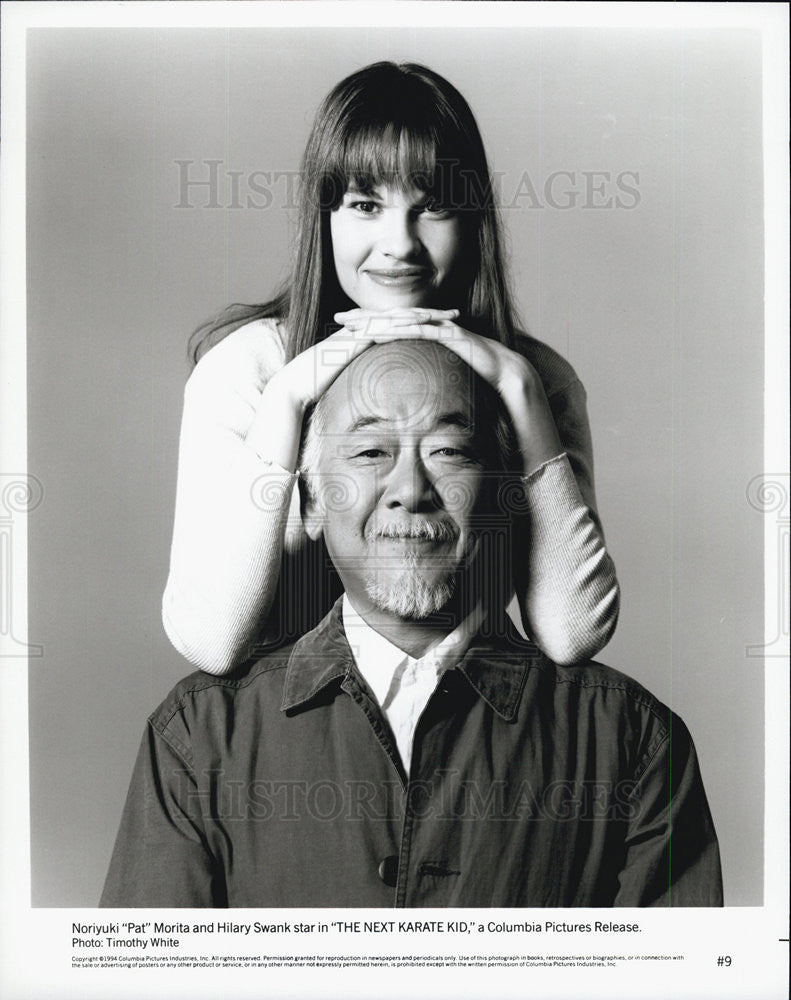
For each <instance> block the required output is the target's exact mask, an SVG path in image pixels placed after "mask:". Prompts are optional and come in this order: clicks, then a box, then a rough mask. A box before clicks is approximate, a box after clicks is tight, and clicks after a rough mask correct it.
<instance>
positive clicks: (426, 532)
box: [365, 520, 459, 542]
mask: <svg viewBox="0 0 791 1000" xmlns="http://www.w3.org/2000/svg"><path fill="white" fill-rule="evenodd" d="M365 537H366V539H367V540H368V541H369V542H370V541H373V540H375V539H377V538H420V539H424V540H425V541H429V542H455V541H456V539H457V538H458V537H459V529H458V528H457V527H456V525H455V524H453V522H452V521H425V520H421V521H407V522H402V521H391V522H389V523H388V524H382V525H378V526H375V527H373V528H369V529H368V530H367V531H366V533H365Z"/></svg>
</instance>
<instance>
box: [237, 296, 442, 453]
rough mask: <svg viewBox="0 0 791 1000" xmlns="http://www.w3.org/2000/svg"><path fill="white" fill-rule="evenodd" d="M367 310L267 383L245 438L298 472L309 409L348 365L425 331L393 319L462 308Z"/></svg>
mask: <svg viewBox="0 0 791 1000" xmlns="http://www.w3.org/2000/svg"><path fill="white" fill-rule="evenodd" d="M355 312H360V311H359V310H355ZM350 315H351V314H350ZM366 315H367V316H368V317H369V320H368V321H366V322H362V323H361V322H358V321H357V318H356V317H355V318H354V320H353V321H352V323H351V324H350V325H348V326H346V325H344V326H342V327H341V329H340V330H337V331H336V332H335V333H333V334H331V335H330V336H329V337H326V338H325V339H324V340H322V341H320V342H319V343H318V344H315V345H314V346H313V347H310V348H308V350H307V351H303V352H302V354H299V355H297V357H296V358H293V359H292V360H291V361H289V363H288V364H287V365H285V366H284V367H283V368H281V369H280V371H278V372H276V373H275V374H274V375H273V376H272V377H271V378H270V380H269V381H268V382H267V384H266V385H265V386H264V389H263V392H262V395H261V401H260V403H259V405H258V408H257V410H256V415H255V417H254V419H253V422H252V424H251V426H250V428H249V430H248V432H247V435H246V437H245V440H246V442H247V444H248V445H250V447H252V448H253V449H254V450H255V451H256V452H257V453H258V455H259V456H260V457H261V458H262V459H264V460H266V461H269V462H274V463H275V464H277V465H280V466H282V467H283V468H284V469H287V470H289V471H290V472H293V471H295V470H296V463H297V459H298V456H299V444H300V439H301V436H302V422H303V420H304V416H305V411H306V410H307V409H308V407H310V406H312V405H313V404H314V403H315V402H316V401H317V400H318V399H319V397H320V396H322V395H323V394H324V393H325V392H326V391H327V389H328V388H329V387H330V386H331V385H332V383H333V382H334V381H335V379H336V378H337V377H338V376H339V375H340V373H341V372H342V371H343V369H344V368H346V366H347V365H349V364H350V363H351V362H352V361H353V360H354V359H355V358H356V357H358V356H359V355H360V354H362V353H363V352H364V351H367V350H368V348H369V347H371V346H373V345H374V344H377V343H383V342H385V341H387V340H403V339H406V338H410V337H417V338H420V337H423V336H424V334H423V332H422V331H421V330H417V331H413V332H406V330H405V328H403V327H402V328H399V329H397V330H395V331H394V329H393V322H394V321H404V320H409V322H410V323H412V324H414V322H415V321H416V320H419V321H425V322H429V321H432V320H436V321H441V320H444V319H455V318H456V317H458V315H459V311H458V309H445V310H417V311H415V310H411V309H410V310H395V311H393V312H392V313H374V314H372V313H367V314H366ZM338 321H339V322H342V320H338ZM433 334H434V331H433V330H431V331H430V332H429V335H428V336H429V339H433Z"/></svg>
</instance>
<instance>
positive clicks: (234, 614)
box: [162, 321, 304, 674]
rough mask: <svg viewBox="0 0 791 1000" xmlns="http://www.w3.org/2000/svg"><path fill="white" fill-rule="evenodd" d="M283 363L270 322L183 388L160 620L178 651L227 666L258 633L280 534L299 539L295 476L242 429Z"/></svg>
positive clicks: (226, 348)
mask: <svg viewBox="0 0 791 1000" xmlns="http://www.w3.org/2000/svg"><path fill="white" fill-rule="evenodd" d="M282 363H283V354H282V347H281V345H280V342H279V338H278V334H277V331H276V328H275V325H274V323H273V322H272V321H260V322H258V323H252V324H249V325H248V326H246V327H243V328H241V329H240V330H237V331H235V332H234V333H232V334H230V336H228V337H227V338H226V339H225V340H224V341H222V342H220V343H219V344H218V345H217V346H215V347H214V348H212V350H211V351H209V352H208V353H207V354H206V355H205V356H204V357H203V358H202V359H201V361H200V362H199V363H198V365H197V367H196V368H195V370H194V371H193V373H192V375H191V377H190V379H189V381H188V383H187V386H186V389H185V393H184V413H183V417H182V424H181V437H180V442H179V466H178V481H177V488H176V512H175V519H174V527H173V543H172V547H171V555H170V572H169V575H168V580H167V585H166V587H165V592H164V596H163V601H162V621H163V625H164V627H165V631H166V633H167V635H168V638H169V639H170V641H171V642H172V643H173V645H174V646H175V647H176V649H177V650H178V651H179V652H180V653H181V654H182V655H183V656H185V657H186V658H187V659H188V660H189V661H190V662H191V663H193V664H194V665H195V666H198V667H200V668H201V669H203V670H206V671H208V672H209V673H215V674H219V673H225V672H226V671H227V670H230V669H231V667H233V666H234V664H236V663H238V662H240V661H242V660H244V659H246V658H247V656H248V655H249V652H250V650H251V644H252V643H254V642H255V640H256V639H259V638H260V636H261V634H262V632H265V628H264V625H265V621H266V618H267V615H268V614H269V612H270V610H271V607H272V602H273V600H274V596H275V593H276V591H277V586H278V577H279V574H280V568H281V560H282V555H283V548H284V540H285V539H286V536H288V541H289V545H290V546H291V548H293V549H298V548H299V547H300V545H301V544H302V541H303V539H304V532H303V530H302V523H301V519H300V515H299V503H298V491H296V490H295V489H294V484H295V482H296V478H297V477H296V476H295V475H294V474H293V473H290V472H288V471H286V470H285V469H281V468H280V467H279V466H275V465H270V464H268V463H267V462H265V461H263V460H262V459H261V458H260V457H259V455H258V454H257V453H256V452H255V451H254V450H253V449H252V448H251V447H250V446H249V445H248V444H247V443H246V441H245V435H246V433H247V430H248V429H249V427H250V425H251V423H252V421H253V417H254V415H255V412H256V408H257V405H258V402H259V401H260V398H261V393H262V391H263V388H264V386H265V385H266V382H267V380H268V378H269V377H271V375H272V373H273V372H274V371H275V370H277V368H279V367H280V366H281V365H282Z"/></svg>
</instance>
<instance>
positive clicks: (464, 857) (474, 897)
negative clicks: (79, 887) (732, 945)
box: [102, 603, 722, 907]
mask: <svg viewBox="0 0 791 1000" xmlns="http://www.w3.org/2000/svg"><path fill="white" fill-rule="evenodd" d="M721 903H722V886H721V876H720V861H719V851H718V848H717V838H716V834H715V832H714V826H713V824H712V820H711V815H710V812H709V807H708V804H707V802H706V796H705V793H704V790H703V784H702V782H701V777H700V771H699V769H698V762H697V758H696V755H695V749H694V747H693V745H692V740H691V738H690V735H689V732H688V731H687V729H686V727H685V725H684V723H683V722H682V721H681V719H679V717H678V716H676V715H673V714H672V713H671V712H670V711H669V710H668V709H667V708H666V707H665V706H664V705H662V704H660V703H659V702H658V701H657V700H656V699H655V698H654V697H653V696H652V695H651V694H649V692H648V691H646V690H645V688H643V687H641V686H640V685H639V684H638V683H637V682H636V681H633V680H632V679H631V678H629V677H627V676H625V675H624V674H621V673H618V672H617V671H615V670H612V669H610V668H609V667H605V666H602V665H600V664H598V663H592V662H589V663H585V664H582V665H581V666H576V667H558V666H556V665H555V664H553V663H552V662H550V661H549V660H547V659H546V657H545V656H543V654H542V653H541V652H540V651H539V650H538V649H537V648H536V647H535V646H534V645H532V644H530V643H528V642H526V641H524V640H522V639H521V638H520V637H519V636H518V635H517V634H516V633H515V631H514V630H513V629H512V628H511V627H510V625H509V624H508V623H505V622H503V623H499V624H498V626H497V627H496V628H492V629H491V630H490V634H486V629H485V628H484V632H482V633H481V634H480V635H479V636H478V637H477V639H476V640H475V641H474V642H473V644H472V645H471V647H470V649H469V651H468V653H467V655H466V656H465V658H464V659H463V660H462V661H461V663H460V664H459V666H458V667H457V668H456V669H454V670H451V671H449V672H448V673H446V674H445V675H444V677H443V679H442V681H441V682H440V685H439V687H438V688H437V690H436V692H435V693H434V694H433V696H432V698H431V700H430V701H429V703H428V705H427V707H426V709H425V710H424V712H423V714H422V715H421V717H420V720H419V722H418V725H417V730H416V733H415V741H414V749H413V754H412V764H411V770H410V774H409V776H407V775H406V774H405V773H404V770H403V766H402V764H401V760H400V758H399V755H398V751H397V749H396V745H395V740H394V738H393V736H392V733H391V732H390V729H389V726H388V724H387V722H386V720H385V718H384V716H383V714H382V712H381V711H380V709H379V707H378V705H377V703H376V701H375V699H374V697H373V695H372V693H371V691H370V689H369V688H368V686H367V685H366V683H365V682H364V680H363V679H362V677H361V676H360V674H359V673H358V671H357V668H356V666H355V664H354V660H353V657H352V653H351V650H350V648H349V644H348V643H347V641H346V636H345V634H344V631H343V626H342V623H341V619H340V603H338V604H336V606H335V608H334V609H333V611H332V612H331V613H330V614H329V615H328V616H327V618H325V619H324V621H322V622H321V624H320V625H319V626H318V627H317V628H316V629H314V630H313V631H312V632H310V633H308V634H307V635H306V636H304V637H303V638H302V639H300V640H299V641H298V642H296V643H295V644H293V645H291V646H289V647H285V648H283V649H281V650H277V651H275V652H272V653H269V654H268V655H266V656H264V657H263V659H261V660H259V661H258V662H257V663H255V664H254V665H252V666H251V667H248V668H245V669H243V670H241V671H239V672H237V673H235V674H231V675H228V676H225V677H214V676H210V675H208V674H204V673H200V672H198V673H194V674H191V675H190V676H189V677H187V678H186V679H185V680H183V681H182V682H181V683H180V684H178V685H177V687H176V688H175V689H174V690H173V691H172V692H171V694H170V695H169V696H168V698H166V699H165V701H164V702H163V703H162V705H160V707H159V708H158V709H157V710H156V711H155V712H154V714H153V715H152V716H151V717H150V719H149V720H148V728H147V730H146V733H145V736H144V738H143V743H142V746H141V749H140V754H139V756H138V760H137V764H136V766H135V771H134V776H133V778H132V784H131V787H130V790H129V795H128V798H127V803H126V807H125V810H124V815H123V819H122V822H121V829H120V831H119V834H118V839H117V841H116V845H115V851H114V853H113V858H112V862H111V865H110V871H109V874H108V876H107V881H106V884H105V888H104V894H103V896H102V905H103V906H122V907H131V906H135V907H136V906H152V907H155V906H156V907H171V906H196V907H225V906H238V907H268V906H294V907H300V906H304V907H308V906H339V907H356V906H370V907H391V906H398V907H414V906H470V907H473V906H475V907H481V906H519V907H538V906H542V907H543V906H551V907H566V906H595V907H601V906H719V905H721Z"/></svg>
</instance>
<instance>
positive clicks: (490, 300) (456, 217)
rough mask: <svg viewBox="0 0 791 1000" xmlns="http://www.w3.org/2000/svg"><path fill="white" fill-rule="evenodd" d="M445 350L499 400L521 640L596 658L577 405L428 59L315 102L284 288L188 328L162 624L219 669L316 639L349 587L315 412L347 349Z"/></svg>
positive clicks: (477, 151)
mask: <svg viewBox="0 0 791 1000" xmlns="http://www.w3.org/2000/svg"><path fill="white" fill-rule="evenodd" d="M416 337H417V338H426V339H434V340H439V341H440V342H441V343H442V344H444V345H445V346H446V347H448V348H450V349H451V350H454V351H456V352H457V353H458V354H459V355H460V356H461V357H462V358H463V359H464V360H465V361H466V362H467V363H468V364H470V365H471V367H472V368H473V369H475V370H476V371H477V372H478V373H479V374H480V375H482V376H483V377H484V378H485V379H486V380H487V381H488V382H490V383H491V384H492V385H493V386H494V387H495V388H496V389H497V391H498V392H499V394H500V396H501V398H502V399H503V401H504V403H505V406H506V408H507V410H508V413H509V415H510V418H511V422H512V425H513V429H514V431H515V435H516V441H517V444H518V447H519V452H520V456H519V463H520V465H521V469H520V471H521V473H522V479H521V487H522V494H521V495H520V496H519V497H517V498H513V499H514V500H515V502H516V503H517V504H518V507H519V509H520V510H521V511H523V513H524V516H525V519H526V521H527V523H528V524H529V530H528V531H527V532H526V533H525V534H524V535H523V536H521V533H520V536H521V537H522V541H520V542H519V543H517V544H518V545H519V546H520V547H522V548H523V550H520V551H515V552H513V553H512V564H513V566H514V567H515V572H514V583H515V590H516V597H517V600H518V603H519V608H520V611H521V615H522V623H523V626H524V628H525V630H526V632H527V633H528V635H529V636H530V637H531V638H532V639H533V640H534V641H535V642H536V643H537V645H539V646H540V647H541V648H542V649H543V651H544V652H545V653H546V654H547V655H548V656H549V657H550V658H551V659H553V660H555V661H556V662H558V663H561V664H569V663H573V662H576V661H578V660H580V659H584V658H586V657H590V656H592V655H594V654H595V653H597V652H598V651H599V650H600V649H601V648H602V647H603V646H604V645H605V643H606V642H607V641H608V640H609V638H610V636H611V634H612V632H613V630H614V628H615V623H616V619H617V613H618V584H617V581H616V577H615V570H614V567H613V564H612V560H611V559H610V557H609V555H608V554H607V551H606V549H605V546H604V539H603V535H602V530H601V526H600V524H599V521H598V518H597V515H596V506H595V496H594V487H593V466H592V452H591V441H590V432H589V427H588V419H587V414H586V409H585V391H584V388H583V386H582V384H581V383H580V381H579V379H578V378H577V376H576V374H575V373H574V371H573V369H572V368H571V366H570V365H569V364H568V362H566V361H565V360H564V359H563V358H562V357H560V355H558V354H557V353H556V352H555V351H553V350H552V349H551V348H549V347H548V346H546V345H545V344H542V343H541V342H540V341H538V340H536V339H534V338H532V337H529V336H527V335H526V334H524V333H521V332H519V331H518V330H517V329H516V328H515V325H514V319H513V312H512V308H511V304H510V298H509V294H508V288H507V281H506V276H505V270H504V264H503V259H502V254H501V249H500V236H499V227H498V220H497V214H496V207H495V204H494V201H493V195H492V189H491V183H490V178H489V170H488V165H487V161H486V155H485V152H484V149H483V144H482V141H481V137H480V134H479V132H478V127H477V125H476V122H475V119H474V117H473V115H472V112H471V110H470V108H469V107H468V105H467V103H466V101H465V100H464V98H463V97H462V96H461V95H460V94H459V93H458V91H457V90H456V89H455V88H454V87H452V86H451V85H450V84H449V83H448V82H447V81H446V80H444V79H443V78H442V77H440V76H439V75H438V74H436V73H434V72H432V71H431V70H428V69H426V68H425V67H421V66H416V65H412V64H404V65H395V64H393V63H386V62H383V63H376V64H374V65H372V66H368V67H366V68H365V69H362V70H360V71H359V72H357V73H354V74H353V75H351V76H350V77H348V78H347V79H345V80H343V81H342V82H341V83H339V84H338V86H337V87H335V88H334V90H333V91H332V92H331V93H330V94H329V95H328V96H327V98H326V99H325V101H324V102H323V104H322V106H321V107H320V109H319V111H318V113H317V116H316V120H315V122H314V126H313V130H312V132H311V135H310V138H309V140H308V145H307V149H306V151H305V156H304V160H303V166H302V187H301V205H300V215H299V221H298V234H297V241H296V259H295V263H294V269H293V276H292V280H291V282H290V283H289V285H288V286H287V288H286V289H285V290H284V291H283V292H282V293H281V294H280V295H279V296H278V297H277V298H275V299H273V300H272V301H270V302H268V303H266V304H264V305H261V306H235V307H231V309H230V310H229V311H227V312H226V314H224V315H223V316H222V317H221V318H220V320H219V321H217V322H216V323H214V324H209V325H207V326H206V327H203V328H201V330H199V331H197V333H196V335H194V340H193V344H192V356H193V358H194V359H195V360H196V361H197V365H196V367H195V370H194V371H193V373H192V375H191V377H190V379H189V381H188V383H187V387H186V390H185V402H184V416H183V421H182V430H181V442H180V451H179V473H178V489H177V498H176V516H175V526H174V532H173V546H172V552H171V564H170V575H169V578H168V582H167V586H166V589H165V594H164V599H163V621H164V625H165V630H166V632H167V634H168V636H169V637H170V639H171V641H172V643H173V645H174V646H175V647H176V649H178V650H179V652H181V653H182V654H183V655H184V656H186V657H187V659H189V660H190V661H191V662H192V663H194V664H195V665H197V666H199V667H201V668H202V669H204V670H207V671H209V672H212V673H223V672H225V671H227V670H229V669H231V668H232V667H233V666H234V665H235V664H237V663H239V662H242V661H243V660H245V659H248V658H249V657H251V656H255V655H256V654H257V653H260V651H261V649H263V647H264V646H265V645H268V644H272V643H280V642H284V641H286V640H287V639H289V638H293V637H296V636H297V635H299V634H301V633H303V632H304V631H305V630H306V629H308V628H310V627H312V626H313V625H314V624H315V623H316V622H317V621H318V620H319V619H320V618H321V616H322V615H323V614H325V613H326V611H327V610H329V607H330V605H331V601H332V599H333V597H334V596H336V594H337V584H336V582H335V580H334V577H333V574H332V572H331V570H330V569H328V567H327V561H326V558H325V555H326V554H325V553H324V551H323V548H322V547H321V546H320V545H317V544H315V543H311V542H309V541H308V540H307V537H306V535H305V533H304V531H303V529H302V524H301V520H300V514H299V499H298V491H297V490H295V488H294V486H295V483H296V480H297V471H298V470H297V459H298V453H299V443H300V436H301V432H302V426H303V419H304V416H305V414H306V412H307V411H308V410H309V408H310V407H311V406H312V404H313V403H315V401H316V400H317V399H318V398H319V396H321V394H322V393H323V392H324V390H325V389H326V388H327V387H328V386H329V385H330V384H331V383H332V381H333V380H334V378H335V377H336V376H337V375H338V373H339V372H340V371H341V370H342V369H343V367H344V366H345V365H347V364H348V363H349V362H350V361H351V360H352V358H353V357H356V356H357V355H358V354H359V353H361V352H362V351H364V350H366V349H367V348H368V347H370V346H371V344H373V343H377V342H382V341H384V340H389V339H403V338H416Z"/></svg>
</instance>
